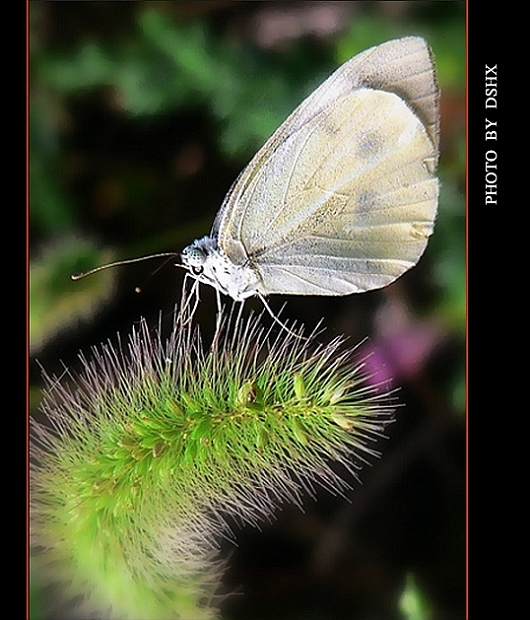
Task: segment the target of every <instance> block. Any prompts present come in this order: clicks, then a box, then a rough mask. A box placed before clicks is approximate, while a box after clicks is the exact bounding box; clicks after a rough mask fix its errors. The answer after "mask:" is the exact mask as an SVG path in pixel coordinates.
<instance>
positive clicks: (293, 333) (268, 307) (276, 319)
mask: <svg viewBox="0 0 530 620" xmlns="http://www.w3.org/2000/svg"><path fill="white" fill-rule="evenodd" d="M257 295H258V297H259V298H260V299H261V303H262V304H263V305H264V306H265V309H266V310H267V312H268V313H269V314H270V315H271V317H272V318H273V319H274V321H275V322H276V323H278V325H279V326H280V327H281V328H282V329H284V330H285V331H286V332H287V333H288V334H291V336H294V337H295V338H298V339H299V340H309V338H306V337H305V336H302V334H297V333H296V332H293V331H292V330H290V329H289V328H288V327H287V325H285V323H282V322H281V321H280V319H279V318H278V317H277V316H276V315H275V314H274V312H273V311H272V309H271V307H270V306H269V304H268V303H267V302H266V301H265V298H264V297H263V295H261V293H257Z"/></svg>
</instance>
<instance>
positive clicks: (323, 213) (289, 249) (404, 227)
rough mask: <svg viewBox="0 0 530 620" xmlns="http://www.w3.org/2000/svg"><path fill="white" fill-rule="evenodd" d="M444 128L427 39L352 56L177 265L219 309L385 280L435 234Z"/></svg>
mask: <svg viewBox="0 0 530 620" xmlns="http://www.w3.org/2000/svg"><path fill="white" fill-rule="evenodd" d="M438 134H439V95H438V87H437V83H436V76H435V70H434V65H433V61H432V56H431V53H430V50H429V47H428V45H427V43H426V42H425V40H424V39H422V38H420V37H405V38H402V39H397V40H394V41H388V42H386V43H383V44H382V45H378V46H376V47H372V48H370V49H368V50H366V51H364V52H362V53H361V54H358V55H357V56H354V57H353V58H351V59H350V60H349V61H347V62H346V63H344V64H343V65H342V66H341V67H339V68H338V69H337V70H336V71H335V73H333V74H332V75H331V76H330V77H329V78H328V79H327V80H326V81H325V82H324V83H323V84H322V85H321V86H320V87H319V88H317V89H316V90H315V91H314V92H313V93H312V94H311V95H309V97H308V98H307V99H306V100H305V101H303V102H302V103H301V105H300V106H299V107H298V108H297V109H296V110H295V111H294V112H293V113H292V114H291V115H290V116H289V117H288V118H287V119H286V120H285V121H284V123H283V124H282V125H280V127H279V128H278V129H277V130H276V131H275V133H274V134H273V135H272V136H271V137H270V138H269V139H268V140H267V142H266V143H265V144H264V145H263V147H262V148H261V149H260V150H259V151H258V152H257V154H256V155H255V156H254V158H253V159H252V161H251V162H250V163H249V164H248V166H247V167H246V168H245V169H244V170H243V172H242V173H241V174H240V175H239V177H238V179H237V180H236V181H235V183H234V184H233V186H232V188H231V189H230V191H229V192H228V194H227V196H226V198H225V200H224V202H223V204H222V206H221V208H220V210H219V212H218V214H217V216H216V218H215V221H214V224H213V227H212V230H211V233H210V235H209V236H206V237H202V238H201V239H197V240H195V241H194V242H193V243H192V244H191V245H189V246H187V247H186V248H185V249H184V250H183V251H182V253H181V259H182V265H181V266H183V267H184V268H186V269H187V270H188V272H189V274H190V275H191V276H192V277H193V278H195V279H196V280H197V282H203V283H205V284H209V285H211V286H213V287H214V288H215V289H216V292H217V297H218V305H219V307H220V299H219V293H224V294H225V295H229V296H230V297H232V298H233V299H234V300H236V301H244V300H245V299H247V298H248V297H251V296H253V295H257V296H258V297H260V298H261V300H262V301H263V303H264V304H265V307H266V308H267V309H268V310H269V312H271V311H270V309H269V307H268V305H267V304H266V302H265V299H264V298H265V297H266V296H268V295H270V294H274V293H281V294H288V295H289V294H291V295H348V294H350V293H359V292H363V291H369V290H372V289H377V288H381V287H383V286H386V285H387V284H390V283H391V282H393V281H394V280H395V279H396V278H398V277H399V276H400V275H402V274H403V273H404V272H405V271H407V270H408V269H410V268H411V267H413V266H414V265H415V264H416V263H417V262H418V260H419V258H420V257H421V255H422V254H423V252H424V250H425V248H426V246H427V241H428V238H429V236H430V235H431V233H432V231H433V225H434V219H435V216H436V210H437V203H438V180H437V178H436V176H435V172H436V165H437V161H438V150H439V144H438V143H439V138H438ZM168 255H172V254H167V253H163V254H156V255H153V256H150V257H146V258H152V257H155V256H168ZM136 260H143V258H140V259H132V261H131V260H128V261H118V263H113V264H112V265H115V264H123V263H126V262H133V261H136ZM107 266H111V265H107ZM104 267H106V266H104ZM101 268H102V267H100V268H96V269H94V270H91V271H90V272H86V273H85V274H76V275H75V276H73V277H75V278H79V277H82V276H84V275H88V273H93V272H94V271H98V270H99V269H101ZM271 314H272V312H271Z"/></svg>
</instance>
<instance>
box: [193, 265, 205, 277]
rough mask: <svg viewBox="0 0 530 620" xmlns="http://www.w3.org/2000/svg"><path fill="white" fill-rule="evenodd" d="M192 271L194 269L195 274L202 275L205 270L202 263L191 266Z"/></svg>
mask: <svg viewBox="0 0 530 620" xmlns="http://www.w3.org/2000/svg"><path fill="white" fill-rule="evenodd" d="M191 271H192V273H193V275H194V276H200V275H201V273H202V272H203V271H204V267H203V266H202V265H198V266H193V267H192V268H191Z"/></svg>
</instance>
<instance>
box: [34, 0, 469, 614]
mask: <svg viewBox="0 0 530 620" xmlns="http://www.w3.org/2000/svg"><path fill="white" fill-rule="evenodd" d="M464 9H465V7H464V3H463V2H451V1H448V2H423V1H414V2H303V1H302V2H226V1H205V2H32V3H30V216H31V219H30V253H31V267H30V339H31V365H30V370H31V392H30V395H31V407H32V410H34V411H35V410H37V408H38V403H39V398H40V387H41V379H40V371H39V367H38V364H37V363H36V360H38V361H39V362H40V363H41V364H42V365H43V366H44V367H45V368H46V370H47V371H48V372H50V373H53V372H57V373H60V372H61V369H62V368H63V366H62V364H63V363H64V364H66V365H67V366H74V367H75V366H76V365H77V364H78V362H77V353H78V351H79V350H80V349H82V350H84V351H87V350H88V349H89V348H90V347H91V346H92V345H96V344H98V343H100V342H103V341H105V340H107V339H108V338H111V339H114V338H115V336H116V333H117V332H120V333H122V334H126V333H127V332H128V331H129V330H130V328H131V326H132V325H133V324H134V323H136V322H137V321H138V320H139V317H141V316H144V317H147V318H148V319H149V321H152V322H153V324H155V323H156V322H157V320H158V316H159V313H160V311H162V313H163V315H164V317H166V319H167V321H166V322H167V324H168V325H169V323H170V321H171V312H172V309H173V305H174V303H175V301H176V299H177V298H178V296H179V295H180V290H181V284H182V278H183V273H182V270H179V269H177V268H175V267H174V266H173V265H172V261H168V262H164V261H163V260H161V261H159V262H157V261H148V262H146V263H140V264H135V265H129V266H125V267H120V268H117V269H114V270H109V271H105V272H102V273H100V274H97V275H94V276H92V277H89V278H87V279H85V280H82V281H79V282H73V281H71V280H70V274H71V273H74V272H77V271H80V270H84V269H89V268H91V267H94V266H96V265H99V264H101V263H104V262H108V261H111V260H117V259H122V258H130V257H135V256H139V255H143V254H147V253H154V252H162V251H179V250H181V249H182V248H183V247H184V246H185V245H187V244H188V243H189V242H190V241H192V240H193V239H194V238H196V237H198V236H202V235H203V234H207V233H208V232H209V230H210V226H211V223H212V221H213V218H214V215H215V213H216V211H217V209H218V208H219V206H220V204H221V202H222V199H223V197H224V194H225V193H226V191H227V190H228V189H229V187H230V185H231V183H232V182H233V180H234V179H235V178H236V176H237V174H238V173H239V171H240V170H241V169H242V168H243V167H244V166H245V164H246V163H247V162H248V161H249V160H250V158H251V157H252V155H253V154H254V153H255V151H256V150H257V149H258V148H259V147H260V145H261V144H263V142H264V141H265V139H266V138H267V137H268V136H269V135H270V134H271V133H272V132H273V131H274V129H276V127H277V126H278V125H279V124H280V123H281V122H282V120H283V119H284V118H285V117H286V116H287V115H288V114H289V113H290V112H291V111H292V110H293V109H294V108H295V107H296V105H297V104H298V103H300V102H301V100H302V99H303V98H304V97H305V96H306V95H308V94H309V93H310V92H311V91H312V90H313V89H314V88H315V87H316V86H317V85H318V84H319V83H320V82H321V81H322V80H323V79H324V78H325V77H327V76H328V75H329V74H330V73H331V72H332V71H333V70H334V69H335V68H336V67H337V66H338V65H339V64H341V63H342V62H344V61H345V60H347V59H348V58H350V57H351V56H353V55H354V54H356V53H357V52H359V51H362V50H363V49H365V48H367V47H369V46H371V45H374V44H377V43H381V42H383V41H386V40H388V39H391V38H395V37H400V36H404V35H410V34H419V35H422V36H424V37H425V38H426V39H427V40H428V42H429V43H430V45H431V47H432V48H433V51H434V55H435V59H436V65H437V70H438V77H439V82H440V87H441V92H442V99H441V122H442V134H441V160H440V178H441V185H442V188H441V199H440V207H439V216H438V219H437V223H436V228H435V233H434V235H433V237H431V241H430V243H429V247H428V249H427V251H426V253H425V255H424V256H423V258H422V259H421V261H420V263H419V265H418V266H417V267H416V268H414V269H413V270H411V271H410V272H408V273H407V274H405V275H404V276H403V277H402V278H400V279H399V280H398V281H397V282H396V283H394V284H393V285H391V286H389V287H387V288H386V289H384V290H381V291H374V292H370V293H365V294H363V295H357V296H355V295H354V296H349V297H344V298H329V297H321V298H318V297H312V298H301V297H289V298H287V297H272V298H271V299H270V305H271V307H272V308H273V309H274V310H275V311H276V312H277V311H279V310H280V308H281V307H282V306H283V304H284V303H285V302H286V301H287V302H288V303H287V305H286V306H285V308H284V310H283V312H282V315H281V316H282V318H283V319H296V320H299V321H303V322H304V323H305V324H306V325H307V326H308V327H309V328H310V329H311V328H312V327H314V326H315V325H316V324H317V323H318V321H319V320H320V319H321V318H324V324H325V326H326V332H325V333H324V334H323V335H322V338H323V339H325V338H332V337H333V336H335V335H337V334H346V335H348V336H349V338H350V342H351V343H352V344H356V343H357V342H359V341H361V340H362V339H364V338H366V337H368V340H367V341H366V343H365V344H364V349H363V351H364V352H367V351H371V352H372V356H371V358H370V359H371V360H372V362H371V363H372V365H373V369H374V371H376V372H377V373H378V378H380V379H388V380H391V381H393V385H395V386H399V387H400V388H401V389H400V392H399V400H400V401H401V402H402V403H403V404H404V405H403V406H402V407H400V408H399V410H398V412H397V416H396V422H395V423H394V424H393V425H391V426H390V427H389V429H388V439H387V440H386V441H384V442H383V443H382V444H381V445H380V449H381V451H382V452H383V456H382V458H381V459H380V460H379V461H377V462H375V463H374V464H373V466H372V467H370V468H366V469H365V470H364V471H363V472H362V474H361V478H362V481H363V484H362V485H359V484H358V483H355V482H354V481H353V482H354V487H355V488H354V490H353V491H352V492H351V494H349V497H348V498H347V499H346V500H345V499H344V498H335V497H330V496H329V495H327V494H326V493H321V494H319V496H318V499H317V501H314V500H312V499H309V498H308V501H307V502H306V505H305V512H303V513H302V512H300V511H299V510H298V509H294V508H290V507H288V506H287V507H284V508H283V509H282V510H281V511H279V513H278V520H277V521H276V522H275V523H274V524H272V525H264V527H263V529H262V530H261V531H257V530H253V529H251V528H248V529H245V530H242V531H240V532H239V535H238V537H237V543H238V546H237V547H235V548H234V547H233V546H232V545H228V544H226V545H225V544H223V546H222V553H223V554H224V555H225V556H226V557H229V567H228V570H227V572H226V574H225V578H224V582H223V588H224V589H225V590H226V591H234V590H235V591H237V592H238V594H236V595H235V596H232V597H228V598H227V599H226V600H225V601H223V603H222V607H221V611H222V618H223V620H225V619H226V620H262V619H263V620H276V619H277V620H284V619H285V620H298V619H302V618H303V619H306V620H312V619H323V620H335V619H336V620H339V619H349V618H355V619H360V620H364V619H367V620H368V619H383V620H386V619H394V618H396V619H405V620H415V619H416V620H422V619H423V620H427V619H428V618H430V619H431V620H436V619H453V618H455V619H457V618H464V615H465V614H464V610H465V417H464V405H465V383H464V338H465V246H464V241H465V239H464V237H465V206H464V172H465V127H464V84H465V12H464ZM201 300H202V302H201V304H200V306H199V309H198V311H197V314H196V320H197V321H198V322H200V323H201V325H202V326H204V329H205V331H207V332H208V330H212V329H213V320H214V317H215V296H214V293H213V291H212V290H210V289H208V288H207V287H202V289H201ZM246 307H247V309H248V308H251V307H253V308H256V309H259V308H260V304H259V301H256V302H254V301H250V302H248V303H247V304H246ZM264 320H267V317H264ZM407 584H408V586H407ZM411 584H413V586H411ZM407 587H408V590H407V591H408V592H410V591H412V590H413V591H414V592H416V593H417V597H416V603H417V604H418V605H419V606H420V609H423V612H422V613H423V615H420V616H414V615H411V613H412V612H410V611H408V612H407V610H406V609H405V606H404V604H403V602H402V601H403V598H402V595H403V592H404V591H405V590H406V588H407ZM33 596H34V599H35V603H36V605H37V607H36V609H38V600H39V592H38V591H35V592H33ZM400 601H401V602H400ZM422 605H423V607H422Z"/></svg>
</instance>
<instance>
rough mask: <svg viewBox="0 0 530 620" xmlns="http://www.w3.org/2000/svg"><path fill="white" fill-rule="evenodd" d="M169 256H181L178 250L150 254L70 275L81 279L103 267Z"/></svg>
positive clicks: (107, 267)
mask: <svg viewBox="0 0 530 620" xmlns="http://www.w3.org/2000/svg"><path fill="white" fill-rule="evenodd" d="M167 256H179V254H178V253H177V252H160V253H159V254H149V255H148V256H140V257H139V258H127V259H125V260H118V261H116V262H114V263H107V264H106V265H100V266H99V267H94V269H89V270H88V271H81V272H79V273H73V274H72V275H71V276H70V277H71V278H72V280H81V278H86V277H87V276H90V275H92V274H93V273H97V272H98V271H102V270H103V269H109V268H110V267H118V266H119V265H128V264H130V263H139V262H140V261H143V260H149V259H150V258H162V257H167Z"/></svg>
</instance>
